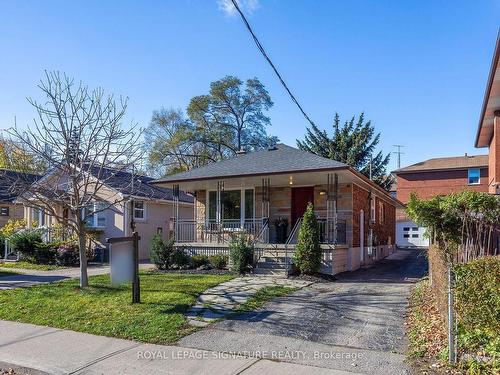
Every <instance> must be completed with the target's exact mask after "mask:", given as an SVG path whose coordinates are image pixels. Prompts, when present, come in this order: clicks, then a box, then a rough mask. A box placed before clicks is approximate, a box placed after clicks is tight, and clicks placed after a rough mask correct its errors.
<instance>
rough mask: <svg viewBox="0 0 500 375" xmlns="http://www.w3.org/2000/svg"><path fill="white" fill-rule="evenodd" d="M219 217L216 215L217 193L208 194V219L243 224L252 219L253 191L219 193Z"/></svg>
mask: <svg viewBox="0 0 500 375" xmlns="http://www.w3.org/2000/svg"><path fill="white" fill-rule="evenodd" d="M219 207H220V208H219V210H220V211H219V215H217V192H216V191H210V192H209V193H208V219H209V220H210V221H212V222H214V221H217V219H218V216H219V219H220V220H221V221H223V222H228V221H235V222H243V221H244V220H249V219H253V218H254V191H253V189H239V190H224V191H221V192H220V206H219Z"/></svg>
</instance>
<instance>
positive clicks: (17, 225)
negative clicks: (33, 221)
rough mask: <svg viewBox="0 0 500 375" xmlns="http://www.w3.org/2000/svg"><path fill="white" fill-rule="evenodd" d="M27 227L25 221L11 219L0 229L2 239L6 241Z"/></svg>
mask: <svg viewBox="0 0 500 375" xmlns="http://www.w3.org/2000/svg"><path fill="white" fill-rule="evenodd" d="M25 227H26V220H24V219H18V220H15V219H9V220H8V221H7V223H5V225H4V226H3V227H2V228H0V238H1V239H5V238H7V237H10V236H12V235H13V234H14V233H15V232H16V231H18V230H19V229H23V228H25Z"/></svg>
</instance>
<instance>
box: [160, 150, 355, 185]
mask: <svg viewBox="0 0 500 375" xmlns="http://www.w3.org/2000/svg"><path fill="white" fill-rule="evenodd" d="M347 167H348V166H347V164H344V163H341V162H338V161H335V160H331V159H327V158H323V157H321V156H318V155H315V154H312V153H310V152H307V151H302V150H299V149H296V148H294V147H290V146H287V145H284V144H278V145H276V147H275V148H274V149H265V150H258V151H253V152H249V153H247V154H244V155H238V156H236V157H234V158H232V159H228V160H222V161H219V162H217V163H212V164H208V165H206V166H204V167H200V168H195V169H192V170H190V171H186V172H181V173H177V174H174V175H171V176H167V177H164V178H161V179H159V180H156V181H155V183H156V182H174V181H187V180H202V179H210V178H217V177H230V176H245V175H260V174H272V173H284V172H298V171H307V170H321V169H336V168H347Z"/></svg>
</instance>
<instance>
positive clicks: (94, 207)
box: [85, 202, 107, 228]
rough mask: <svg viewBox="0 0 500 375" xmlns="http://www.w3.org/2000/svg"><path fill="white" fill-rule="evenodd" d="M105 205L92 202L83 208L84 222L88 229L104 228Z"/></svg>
mask: <svg viewBox="0 0 500 375" xmlns="http://www.w3.org/2000/svg"><path fill="white" fill-rule="evenodd" d="M106 208H107V205H106V203H104V202H94V203H91V204H90V205H88V206H87V208H85V222H86V223H87V225H88V226H89V227H93V228H96V227H105V226H106V211H105V209H106Z"/></svg>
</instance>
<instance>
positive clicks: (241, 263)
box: [229, 233, 253, 274]
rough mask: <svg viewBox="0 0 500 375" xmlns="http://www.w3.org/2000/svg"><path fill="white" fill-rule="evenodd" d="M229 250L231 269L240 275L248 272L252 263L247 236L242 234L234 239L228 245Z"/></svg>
mask: <svg viewBox="0 0 500 375" xmlns="http://www.w3.org/2000/svg"><path fill="white" fill-rule="evenodd" d="M229 249H230V252H229V256H230V258H231V263H232V264H231V269H232V270H233V271H235V272H238V273H240V274H243V273H246V272H248V271H250V269H251V268H252V263H253V247H252V246H250V244H249V242H248V236H247V235H246V234H244V233H242V234H240V235H239V236H237V237H234V238H233V239H232V241H231V243H230V244H229Z"/></svg>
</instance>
